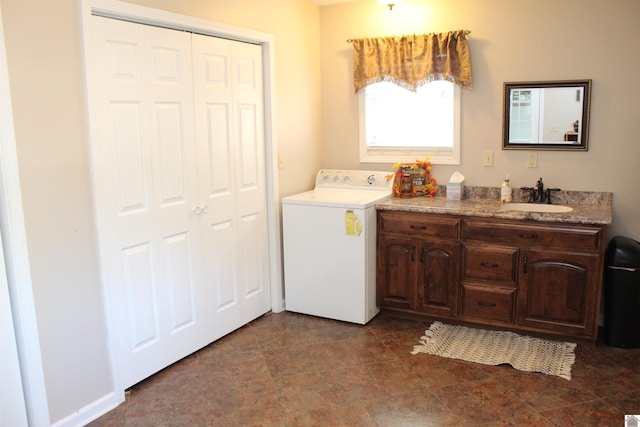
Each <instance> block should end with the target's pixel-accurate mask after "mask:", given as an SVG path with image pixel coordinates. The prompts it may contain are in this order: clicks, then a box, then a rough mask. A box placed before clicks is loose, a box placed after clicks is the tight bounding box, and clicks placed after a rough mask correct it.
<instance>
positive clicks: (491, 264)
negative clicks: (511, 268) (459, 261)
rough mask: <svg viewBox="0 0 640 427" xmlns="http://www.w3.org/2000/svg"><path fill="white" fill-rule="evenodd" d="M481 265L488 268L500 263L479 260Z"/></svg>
mask: <svg viewBox="0 0 640 427" xmlns="http://www.w3.org/2000/svg"><path fill="white" fill-rule="evenodd" d="M480 266H481V267H489V268H498V267H500V264H498V263H497V262H494V263H490V262H484V261H483V262H481V263H480Z"/></svg>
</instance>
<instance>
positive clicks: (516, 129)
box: [509, 89, 541, 143]
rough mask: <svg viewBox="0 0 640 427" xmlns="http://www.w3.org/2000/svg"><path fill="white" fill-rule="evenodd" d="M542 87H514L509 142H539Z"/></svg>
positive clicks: (510, 111) (510, 112)
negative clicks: (538, 124)
mask: <svg viewBox="0 0 640 427" xmlns="http://www.w3.org/2000/svg"><path fill="white" fill-rule="evenodd" d="M540 97H541V89H514V90H512V91H511V105H510V107H509V108H510V110H509V117H510V125H509V142H515V143H530V142H538V141H539V138H538V133H539V129H538V126H537V125H536V124H537V123H540V122H541V118H540V105H541V103H540V101H541V100H540Z"/></svg>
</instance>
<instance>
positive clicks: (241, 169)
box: [231, 43, 270, 321]
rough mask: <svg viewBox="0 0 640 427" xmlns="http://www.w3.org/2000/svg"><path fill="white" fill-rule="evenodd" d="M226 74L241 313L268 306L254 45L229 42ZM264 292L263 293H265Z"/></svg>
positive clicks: (258, 58)
mask: <svg viewBox="0 0 640 427" xmlns="http://www.w3.org/2000/svg"><path fill="white" fill-rule="evenodd" d="M231 64H232V67H231V69H232V76H231V79H232V81H233V88H234V92H233V93H234V112H235V115H234V117H235V123H236V129H238V134H237V144H236V147H237V150H238V151H237V153H238V154H237V159H236V182H237V187H236V188H237V203H238V217H239V219H240V223H239V232H240V239H239V241H240V242H252V243H251V244H249V245H246V244H245V245H242V246H241V247H240V248H239V249H240V252H239V254H238V256H239V262H240V265H241V269H240V277H239V280H240V286H241V289H242V297H243V301H244V303H243V318H244V319H245V320H246V321H250V320H252V319H253V318H255V317H256V313H260V312H264V311H267V310H269V308H270V302H269V301H268V299H269V292H270V290H269V287H268V254H269V252H268V249H267V242H268V235H267V216H266V182H265V152H264V146H265V141H264V116H263V111H264V108H263V102H264V101H263V86H262V75H261V70H262V53H261V49H260V47H259V46H256V45H252V44H248V43H236V44H234V46H233V58H232V61H231ZM265 296H266V297H267V298H266V299H265Z"/></svg>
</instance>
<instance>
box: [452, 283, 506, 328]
mask: <svg viewBox="0 0 640 427" xmlns="http://www.w3.org/2000/svg"><path fill="white" fill-rule="evenodd" d="M515 295H516V290H515V289H510V288H498V287H487V286H480V285H471V284H463V286H462V317H465V318H473V319H480V320H495V321H500V322H507V323H513V321H514V310H515Z"/></svg>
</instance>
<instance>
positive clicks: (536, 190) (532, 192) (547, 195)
mask: <svg viewBox="0 0 640 427" xmlns="http://www.w3.org/2000/svg"><path fill="white" fill-rule="evenodd" d="M520 189H521V190H522V191H528V192H529V200H528V201H527V202H528V203H547V204H549V205H550V204H551V192H555V191H560V189H559V188H547V189H546V190H545V188H544V183H543V182H542V178H540V179H539V180H538V181H537V182H536V186H535V187H522V188H520Z"/></svg>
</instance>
